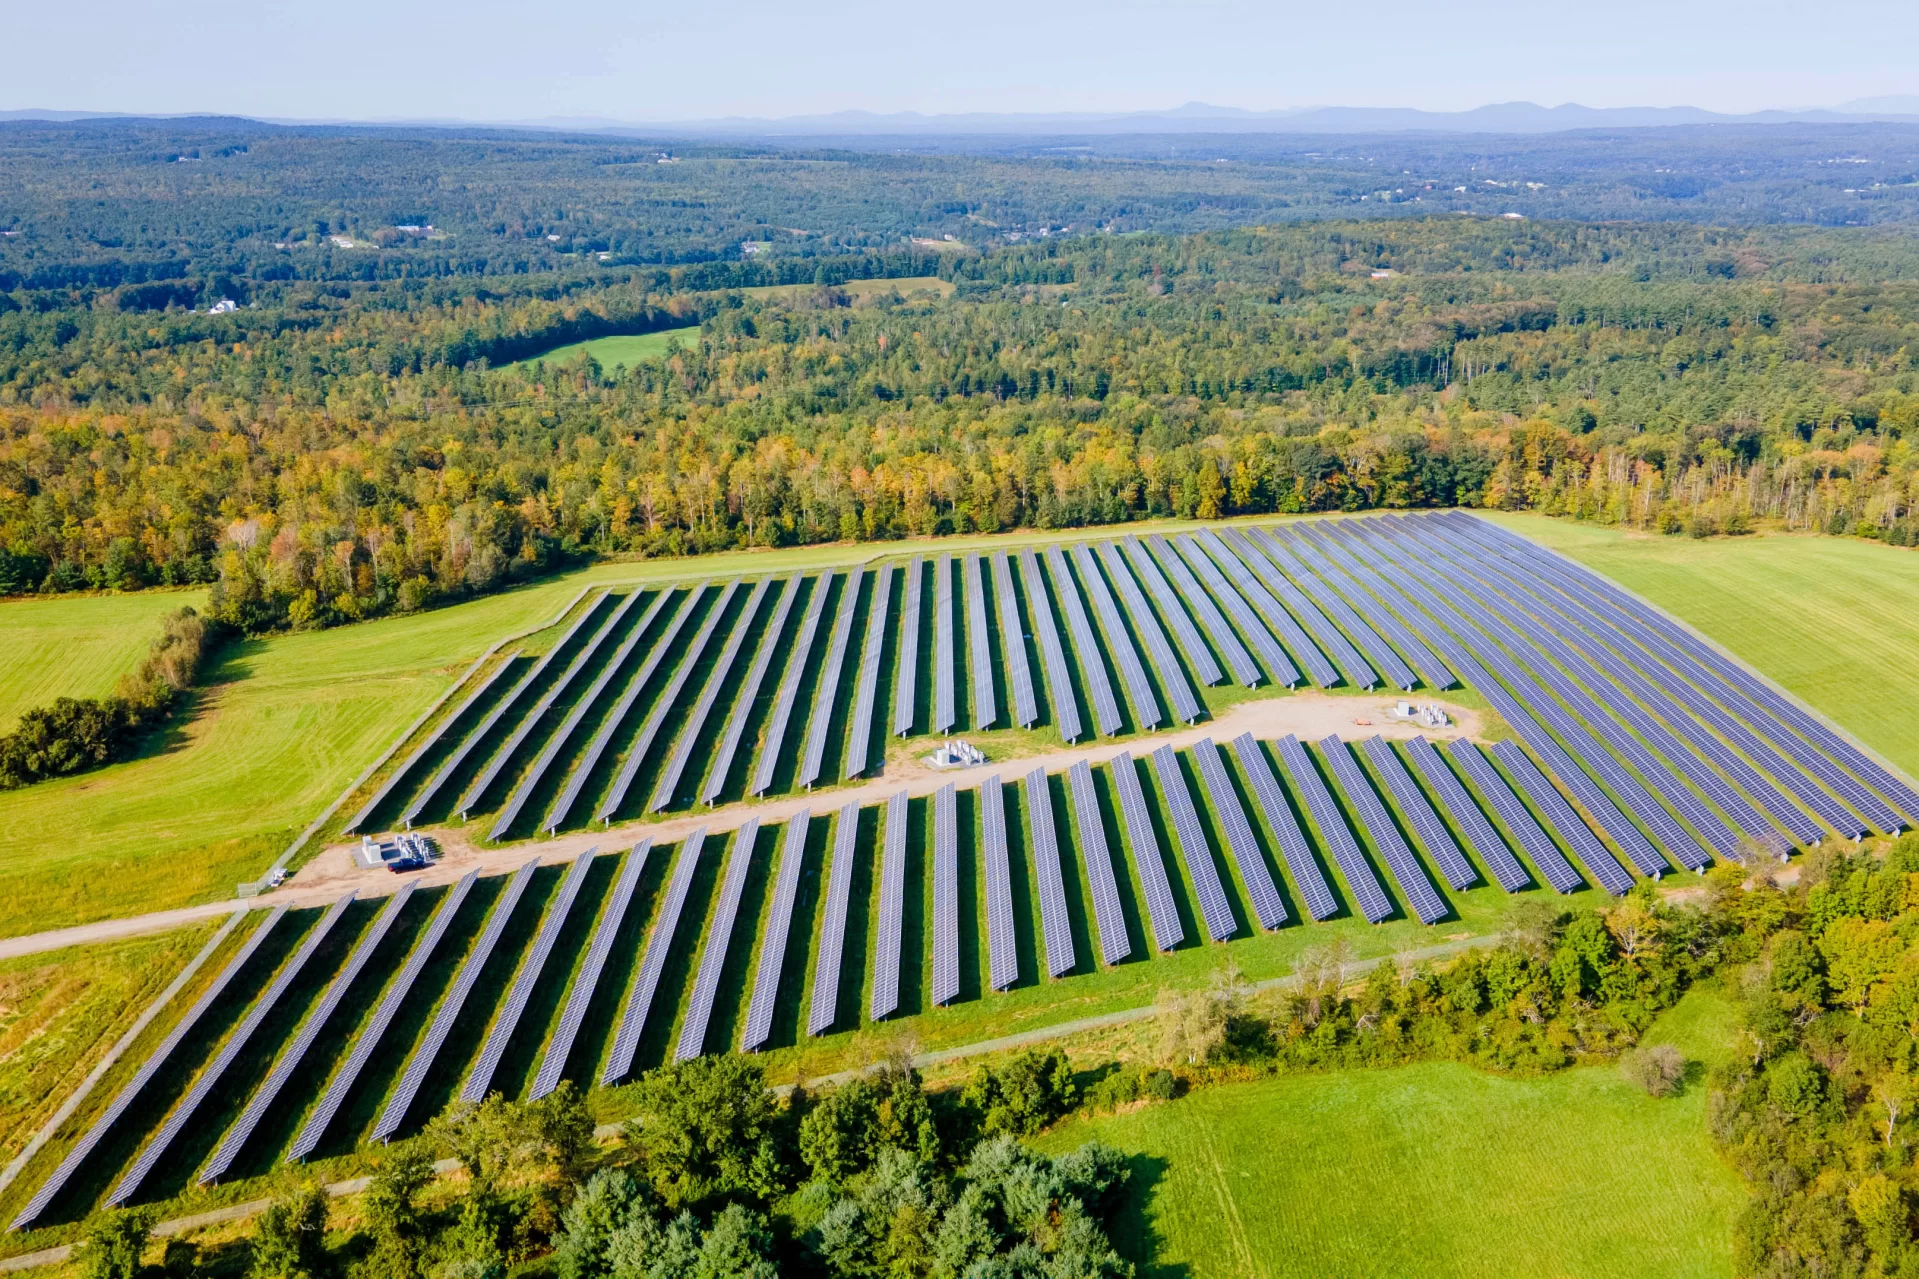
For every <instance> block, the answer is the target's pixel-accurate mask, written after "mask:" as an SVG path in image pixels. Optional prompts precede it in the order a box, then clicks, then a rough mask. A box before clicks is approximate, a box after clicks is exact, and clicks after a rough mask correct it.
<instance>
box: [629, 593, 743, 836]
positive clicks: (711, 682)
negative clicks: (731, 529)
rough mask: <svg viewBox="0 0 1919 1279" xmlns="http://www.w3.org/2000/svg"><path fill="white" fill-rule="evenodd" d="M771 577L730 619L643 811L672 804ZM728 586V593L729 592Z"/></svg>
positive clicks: (719, 609) (716, 610) (721, 607)
mask: <svg viewBox="0 0 1919 1279" xmlns="http://www.w3.org/2000/svg"><path fill="white" fill-rule="evenodd" d="M772 584H773V579H771V578H767V577H763V578H761V579H760V580H759V581H757V582H755V583H753V591H752V593H751V594H750V595H748V596H747V597H746V603H744V604H742V605H741V606H740V615H739V616H738V617H737V618H735V619H734V620H733V629H732V630H731V631H729V632H727V636H726V645H725V647H723V648H721V649H720V655H719V658H718V659H717V660H716V661H715V662H714V663H713V669H712V670H711V671H709V672H707V676H706V683H705V684H704V685H703V686H702V687H701V688H700V697H699V700H698V701H696V702H694V703H693V711H692V713H691V714H689V715H688V716H687V717H686V724H685V725H684V726H683V727H682V728H681V729H680V735H679V738H678V740H676V741H675V742H674V743H673V753H672V754H671V755H669V756H667V758H666V767H665V768H663V769H661V770H660V779H659V781H657V782H655V783H654V785H653V798H652V799H651V800H650V801H648V803H647V806H646V811H647V812H649V813H657V812H660V811H661V810H663V809H665V808H668V807H670V806H671V805H672V803H673V801H674V800H675V799H677V798H678V795H677V794H676V792H677V791H678V790H679V789H680V778H681V777H682V776H684V775H685V773H686V766H687V765H688V764H689V763H691V762H692V760H693V751H694V749H695V748H696V747H697V746H698V745H699V741H700V734H701V733H703V732H705V731H706V720H707V717H708V716H710V715H711V714H712V713H713V707H714V705H715V704H716V703H717V702H718V701H719V700H720V695H721V694H722V693H724V692H725V691H726V685H727V681H728V680H729V679H731V678H732V675H733V663H734V662H736V661H738V660H739V656H740V649H741V648H742V647H744V646H745V644H746V633H747V631H749V630H751V629H752V627H753V619H754V618H755V617H756V616H758V614H759V611H760V602H761V601H762V600H764V599H765V598H766V590H767V587H769V586H771V585H772ZM732 589H733V588H732V587H728V588H727V594H728V595H730V594H731V593H732ZM726 598H727V597H726V596H721V597H720V602H719V603H718V604H715V605H714V606H713V617H714V620H715V621H717V620H718V619H719V616H720V614H722V613H724V612H725V611H726Z"/></svg>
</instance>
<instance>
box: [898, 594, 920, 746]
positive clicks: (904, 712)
mask: <svg viewBox="0 0 1919 1279" xmlns="http://www.w3.org/2000/svg"><path fill="white" fill-rule="evenodd" d="M925 576H926V558H925V557H924V556H914V557H913V562H912V564H910V565H909V566H908V567H907V569H906V599H905V601H904V603H903V604H902V605H901V613H900V655H899V663H898V666H897V668H896V669H895V671H894V674H893V735H894V736H895V737H905V736H906V735H907V734H908V733H911V732H912V731H913V717H914V715H915V713H916V711H917V708H916V707H915V706H914V702H915V700H917V698H918V697H919V673H920V584H921V582H922V580H923V579H924V578H925Z"/></svg>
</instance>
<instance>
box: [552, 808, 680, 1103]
mask: <svg viewBox="0 0 1919 1279" xmlns="http://www.w3.org/2000/svg"><path fill="white" fill-rule="evenodd" d="M652 851H653V841H652V840H650V839H643V840H641V841H640V842H639V843H637V844H635V845H634V846H633V849H632V851H631V852H629V853H627V855H626V861H625V862H624V863H623V864H622V865H621V867H620V877H619V879H617V880H615V881H614V883H613V893H612V896H611V897H609V898H608V899H607V903H606V907H605V908H604V909H603V910H602V911H601V912H600V919H599V922H598V923H596V924H595V925H594V926H593V937H592V939H591V940H590V941H588V942H587V944H586V958H585V959H584V960H582V961H581V963H580V970H579V972H577V973H575V974H574V975H573V985H572V986H571V987H570V988H569V989H568V990H567V992H566V1007H564V1008H563V1009H561V1010H560V1020H559V1023H558V1024H557V1025H555V1026H554V1028H553V1037H552V1038H551V1039H550V1040H548V1041H547V1045H546V1051H545V1053H543V1054H542V1055H541V1057H540V1068H539V1070H538V1071H537V1072H536V1073H535V1074H534V1076H533V1088H532V1090H531V1092H530V1093H529V1099H530V1100H532V1101H538V1100H539V1099H540V1098H542V1097H544V1096H546V1095H547V1094H548V1093H550V1092H552V1091H553V1090H554V1089H555V1088H558V1087H559V1086H560V1080H561V1079H562V1078H564V1077H565V1075H566V1066H567V1061H568V1059H569V1058H571V1057H572V1055H573V1044H574V1041H575V1040H577V1039H578V1038H579V1036H580V1027H581V1025H583V1024H584V1023H585V1021H586V1011H587V1008H588V1007H589V1006H590V1005H591V1004H592V1003H593V994H594V992H595V991H596V990H598V989H599V985H600V975H601V974H602V973H604V972H605V971H606V961H607V959H608V958H610V957H611V956H612V954H613V943H614V941H615V939H617V938H618V937H619V935H620V926H621V925H622V924H624V923H625V922H626V912H627V911H628V910H629V909H630V908H631V907H632V905H633V894H634V893H635V892H637V891H638V889H639V886H640V877H641V876H642V875H644V874H645V873H646V862H647V855H648V854H649V853H651V852H652Z"/></svg>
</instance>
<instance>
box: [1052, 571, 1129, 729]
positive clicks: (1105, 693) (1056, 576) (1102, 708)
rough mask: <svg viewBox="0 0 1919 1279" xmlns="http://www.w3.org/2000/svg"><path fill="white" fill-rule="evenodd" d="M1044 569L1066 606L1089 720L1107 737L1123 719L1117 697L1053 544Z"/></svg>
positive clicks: (1074, 585) (1076, 589)
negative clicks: (1087, 699)
mask: <svg viewBox="0 0 1919 1279" xmlns="http://www.w3.org/2000/svg"><path fill="white" fill-rule="evenodd" d="M1046 571H1047V573H1048V574H1049V575H1050V576H1051V577H1052V579H1053V590H1054V591H1055V592H1057V593H1058V595H1059V606H1060V607H1061V608H1063V609H1065V610H1066V629H1067V631H1068V632H1069V633H1070V634H1071V635H1072V637H1073V647H1074V648H1075V649H1077V650H1078V656H1079V673H1080V678H1082V679H1084V680H1085V681H1086V691H1087V694H1088V695H1089V696H1091V698H1092V699H1093V722H1094V723H1095V724H1097V725H1098V726H1099V731H1100V733H1101V734H1102V735H1103V736H1106V737H1111V736H1112V735H1113V734H1115V733H1117V732H1119V730H1120V727H1121V725H1122V724H1123V723H1124V721H1123V719H1122V718H1121V716H1120V713H1119V701H1118V699H1117V698H1115V697H1114V696H1113V682H1112V681H1111V680H1109V679H1107V678H1106V659H1105V657H1103V656H1102V655H1101V653H1100V647H1099V641H1098V640H1097V639H1096V638H1095V637H1094V635H1093V624H1092V622H1091V621H1089V620H1088V619H1087V617H1086V605H1085V603H1084V602H1083V601H1082V600H1081V599H1080V597H1079V586H1078V584H1077V583H1075V582H1074V581H1073V574H1072V570H1071V569H1069V568H1067V567H1066V557H1065V556H1064V555H1062V554H1061V553H1060V549H1059V547H1057V546H1049V547H1047V548H1046ZM1055 700H1059V699H1057V698H1056V699H1055Z"/></svg>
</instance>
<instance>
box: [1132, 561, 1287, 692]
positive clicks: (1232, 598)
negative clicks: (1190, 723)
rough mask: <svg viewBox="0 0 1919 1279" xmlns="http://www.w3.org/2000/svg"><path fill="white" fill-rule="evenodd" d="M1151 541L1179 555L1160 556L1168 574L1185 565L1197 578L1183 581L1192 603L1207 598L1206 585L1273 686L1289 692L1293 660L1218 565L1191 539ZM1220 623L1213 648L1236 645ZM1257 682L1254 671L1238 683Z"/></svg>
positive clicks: (1236, 665) (1223, 621) (1223, 649)
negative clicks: (1256, 655)
mask: <svg viewBox="0 0 1919 1279" xmlns="http://www.w3.org/2000/svg"><path fill="white" fill-rule="evenodd" d="M1154 541H1155V544H1156V545H1158V546H1160V548H1161V549H1162V551H1164V550H1165V549H1166V548H1168V547H1170V548H1171V549H1172V550H1174V551H1177V552H1178V556H1177V557H1175V556H1173V555H1171V554H1162V556H1161V558H1162V559H1164V560H1165V561H1166V566H1167V570H1168V571H1169V572H1170V571H1172V569H1173V566H1174V565H1176V564H1177V565H1184V566H1185V567H1186V568H1188V569H1190V570H1191V572H1192V574H1197V575H1198V577H1199V582H1194V581H1193V578H1192V576H1191V575H1190V574H1189V575H1188V576H1187V578H1186V579H1185V581H1186V583H1191V586H1192V591H1193V594H1192V596H1191V597H1190V598H1192V599H1193V600H1195V601H1198V600H1203V599H1206V598H1208V597H1207V595H1206V592H1205V590H1202V589H1201V588H1200V585H1199V583H1200V582H1203V583H1205V586H1206V587H1207V588H1208V589H1210V590H1211V591H1212V594H1213V596H1215V597H1217V599H1218V601H1219V605H1220V607H1222V608H1224V609H1225V610H1226V611H1227V612H1228V613H1230V614H1231V615H1232V618H1233V621H1235V622H1237V623H1238V624H1239V629H1240V631H1241V632H1243V633H1244V635H1245V638H1246V642H1247V643H1249V644H1251V645H1252V646H1253V649H1254V651H1256V652H1257V653H1258V654H1259V660H1260V661H1262V662H1264V663H1265V664H1266V669H1267V671H1269V672H1270V673H1271V675H1272V679H1273V682H1274V683H1276V684H1281V685H1284V686H1285V687H1287V688H1291V687H1293V686H1294V685H1295V684H1297V683H1299V671H1298V669H1297V668H1295V667H1294V665H1293V663H1292V660H1291V659H1290V658H1288V657H1287V656H1286V650H1285V649H1283V648H1281V647H1280V646H1279V644H1278V642H1277V641H1275V640H1274V639H1273V636H1272V633H1271V632H1270V631H1268V630H1267V629H1266V628H1265V626H1263V625H1262V624H1261V623H1260V620H1259V614H1257V613H1255V612H1254V611H1253V608H1252V605H1250V604H1248V603H1247V602H1246V599H1245V597H1244V596H1242V595H1241V594H1240V593H1239V592H1238V591H1236V590H1234V589H1233V587H1232V583H1230V582H1228V581H1227V580H1226V578H1225V576H1224V575H1223V574H1221V573H1220V571H1219V565H1217V564H1215V563H1213V561H1212V560H1210V559H1208V558H1207V555H1206V552H1205V551H1204V550H1203V549H1202V548H1201V547H1200V544H1199V543H1198V542H1196V541H1194V540H1193V539H1192V538H1191V537H1178V538H1175V539H1173V541H1171V542H1170V543H1168V542H1162V541H1160V540H1159V539H1157V538H1156V539H1154ZM1174 581H1175V582H1178V581H1179V578H1178V575H1177V574H1175V576H1174ZM1180 589H1181V590H1182V591H1184V590H1186V589H1187V586H1186V585H1185V584H1182V585H1181V586H1180ZM1194 607H1195V608H1197V607H1199V605H1198V604H1197V603H1195V605H1194ZM1214 616H1215V617H1216V618H1218V617H1219V615H1218V613H1217V611H1215V613H1214ZM1219 622H1220V625H1221V627H1222V630H1221V632H1220V634H1216V635H1214V637H1213V642H1214V644H1216V645H1224V643H1225V641H1226V640H1227V639H1232V640H1234V642H1237V638H1236V637H1235V636H1234V634H1233V632H1232V630H1231V629H1230V628H1228V627H1226V626H1225V619H1224V618H1219ZM1222 637H1224V638H1222ZM1221 651H1222V652H1226V651H1227V650H1226V649H1225V648H1224V647H1222V648H1221ZM1245 655H1246V654H1245V650H1244V649H1241V650H1240V656H1241V657H1242V658H1243V657H1245ZM1228 660H1229V662H1231V661H1232V659H1231V658H1230V657H1229V658H1228ZM1233 668H1234V670H1235V671H1237V670H1238V669H1239V667H1238V664H1237V662H1233ZM1259 679H1260V675H1259V672H1258V671H1256V670H1255V671H1254V672H1253V674H1252V678H1251V679H1250V680H1248V679H1246V678H1244V677H1243V676H1242V678H1241V680H1240V682H1241V683H1243V684H1245V685H1246V686H1247V687H1248V688H1250V687H1252V686H1253V685H1254V684H1257V683H1258V682H1259Z"/></svg>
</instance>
